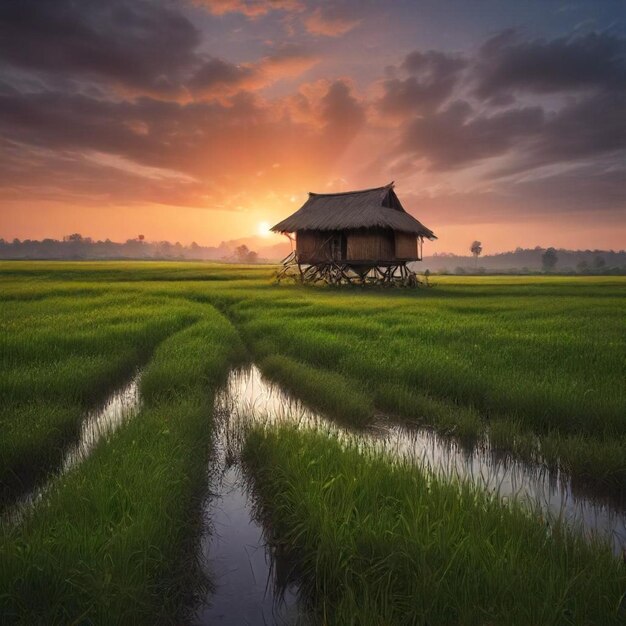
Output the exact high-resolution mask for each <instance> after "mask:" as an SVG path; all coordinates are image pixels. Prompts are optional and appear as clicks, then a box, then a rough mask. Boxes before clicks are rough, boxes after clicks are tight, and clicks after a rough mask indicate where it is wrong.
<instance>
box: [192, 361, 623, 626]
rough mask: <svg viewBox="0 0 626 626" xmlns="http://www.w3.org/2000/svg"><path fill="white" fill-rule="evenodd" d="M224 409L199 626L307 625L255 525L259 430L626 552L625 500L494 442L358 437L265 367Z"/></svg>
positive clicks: (388, 433) (394, 434) (223, 395)
mask: <svg viewBox="0 0 626 626" xmlns="http://www.w3.org/2000/svg"><path fill="white" fill-rule="evenodd" d="M215 408H216V414H217V422H218V424H217V429H216V438H215V447H216V455H217V459H218V460H217V463H216V464H215V466H214V470H216V471H215V473H214V475H213V478H212V481H211V490H212V492H213V495H212V497H210V498H209V499H208V502H207V505H206V511H205V514H206V517H207V519H208V520H209V521H210V526H209V529H208V531H207V534H206V536H205V539H204V541H203V543H202V555H201V556H202V557H203V560H204V561H205V563H207V564H208V565H207V574H208V575H209V577H210V578H211V580H212V581H213V582H214V583H215V589H214V590H213V591H212V593H210V594H208V596H207V599H206V605H205V606H204V607H203V609H201V611H200V612H199V613H198V614H197V615H196V623H201V624H209V623H210V624H213V623H224V624H266V623H279V624H280V623H294V622H298V621H301V620H303V619H304V618H303V617H302V616H299V615H298V610H297V603H296V597H297V589H293V588H289V587H288V588H287V589H286V590H284V595H281V592H279V591H277V589H280V587H281V584H280V581H279V580H278V579H277V572H279V571H280V570H281V566H280V563H279V562H277V561H276V560H275V559H272V555H271V554H270V550H269V547H268V545H267V541H266V539H265V537H264V534H263V529H262V527H261V525H260V524H259V523H257V522H256V521H255V517H254V506H253V499H252V498H251V496H250V494H249V491H248V485H247V484H246V480H245V478H244V476H243V475H242V472H241V468H240V465H239V453H240V450H241V446H242V444H243V442H244V440H245V433H246V431H247V429H248V428H249V427H250V426H251V425H254V424H263V425H266V426H268V427H272V426H277V425H280V424H295V425H297V426H298V427H300V428H314V429H318V430H320V431H323V432H326V433H328V434H329V435H332V436H335V437H337V438H338V439H339V440H340V441H342V442H344V443H345V445H349V446H357V447H359V448H361V449H363V450H364V451H371V452H374V453H381V454H386V455H389V456H390V457H392V458H394V459H397V460H400V461H403V462H407V463H412V464H415V465H417V466H419V467H421V468H424V469H427V470H429V471H432V472H433V473H435V474H436V475H438V476H441V477H443V478H453V477H459V478H461V479H466V480H470V481H471V482H473V483H474V484H476V485H478V486H480V487H481V488H483V489H485V490H488V491H489V492H491V493H493V494H495V495H497V496H498V497H499V498H501V499H502V500H505V501H506V500H509V499H512V498H515V499H518V500H521V501H524V502H526V503H527V505H528V506H529V508H530V509H531V510H532V511H534V512H535V513H536V514H537V515H541V516H542V517H543V518H544V519H545V523H547V524H552V523H553V522H554V521H555V520H562V521H565V522H566V523H568V524H570V525H572V526H574V527H577V528H579V529H580V531H581V532H582V533H583V534H584V535H585V536H587V537H596V536H599V537H602V538H604V539H608V540H609V541H610V542H611V543H612V545H613V548H614V551H615V553H616V554H619V553H621V550H622V549H623V547H624V546H626V506H625V505H624V503H623V502H621V503H616V502H611V501H608V500H602V499H599V498H598V499H591V498H587V497H581V496H580V495H578V494H577V493H575V492H574V491H573V489H572V484H571V481H569V479H568V478H567V477H566V476H562V475H560V474H558V473H554V472H550V471H549V470H548V469H547V468H546V467H545V466H542V465H539V464H536V465H532V464H527V463H523V462H520V461H516V460H514V459H512V458H510V457H503V456H502V455H501V454H496V453H494V452H493V451H492V450H490V448H489V445H488V442H487V443H483V444H482V445H481V446H479V447H478V448H477V449H475V450H474V451H473V452H471V453H468V452H467V451H466V450H464V449H463V448H462V447H460V446H459V445H457V444H456V443H455V442H454V441H451V440H450V439H448V438H445V437H442V436H439V435H437V434H436V433H434V432H433V431H431V430H428V429H424V428H416V427H411V426H404V425H399V424H397V423H393V421H391V420H389V419H384V418H382V417H381V418H380V419H378V420H377V421H376V423H375V424H374V425H373V426H372V427H370V428H369V429H368V430H366V431H360V432H358V433H357V432H351V431H349V430H347V429H344V428H341V427H339V426H338V425H336V424H335V423H333V422H332V421H330V420H328V419H326V418H324V417H323V416H322V415H320V414H318V413H316V412H314V411H312V410H310V409H308V408H307V407H306V406H304V405H303V404H302V403H301V402H299V401H298V400H297V399H295V398H294V397H293V396H291V395H289V394H288V393H286V392H284V391H283V390H282V389H281V388H280V387H279V386H278V385H276V384H274V383H272V382H270V381H268V380H267V379H265V378H264V377H263V376H262V375H261V373H260V371H259V370H258V368H256V367H255V366H251V367H248V368H244V369H238V370H235V371H232V372H231V373H230V375H229V378H228V381H227V384H226V385H225V387H224V389H223V390H222V391H221V392H220V393H218V395H217V397H216V404H215ZM211 524H212V526H211ZM211 532H213V533H214V534H211ZM283 569H284V567H283Z"/></svg>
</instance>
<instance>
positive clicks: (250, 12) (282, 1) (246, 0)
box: [193, 0, 303, 18]
mask: <svg viewBox="0 0 626 626" xmlns="http://www.w3.org/2000/svg"><path fill="white" fill-rule="evenodd" d="M193 2H194V4H197V5H199V6H203V7H205V8H206V9H208V10H209V11H210V12H211V13H213V14H214V15H224V14H225V13H241V14H242V15H246V16H248V17H252V18H254V17H259V16H261V15H267V13H270V12H271V11H301V10H302V8H303V7H302V3H301V2H299V1H298V0H193Z"/></svg>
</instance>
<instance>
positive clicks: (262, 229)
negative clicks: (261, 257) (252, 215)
mask: <svg viewBox="0 0 626 626" xmlns="http://www.w3.org/2000/svg"><path fill="white" fill-rule="evenodd" d="M257 233H258V234H259V235H260V236H261V237H269V236H270V235H271V234H272V231H271V230H270V225H269V224H268V223H267V222H259V224H258V225H257Z"/></svg>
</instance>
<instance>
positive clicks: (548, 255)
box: [541, 248, 559, 272]
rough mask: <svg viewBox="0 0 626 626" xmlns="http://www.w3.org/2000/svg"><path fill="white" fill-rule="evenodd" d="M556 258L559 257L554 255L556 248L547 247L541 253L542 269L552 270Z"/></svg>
mask: <svg viewBox="0 0 626 626" xmlns="http://www.w3.org/2000/svg"><path fill="white" fill-rule="evenodd" d="M558 260H559V257H557V255H556V250H555V249H554V248H548V249H547V250H546V251H545V252H544V253H543V254H542V255H541V265H542V266H543V270H544V271H545V272H550V271H552V270H553V269H554V268H555V267H556V264H557V261H558Z"/></svg>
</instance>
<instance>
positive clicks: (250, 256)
mask: <svg viewBox="0 0 626 626" xmlns="http://www.w3.org/2000/svg"><path fill="white" fill-rule="evenodd" d="M235 257H236V259H237V261H239V263H256V262H257V261H258V259H259V255H258V254H257V253H256V252H254V251H253V250H250V249H249V248H248V246H246V245H241V246H237V247H236V248H235Z"/></svg>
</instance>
